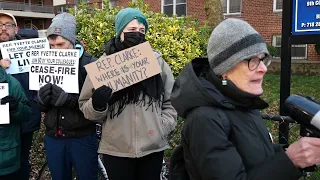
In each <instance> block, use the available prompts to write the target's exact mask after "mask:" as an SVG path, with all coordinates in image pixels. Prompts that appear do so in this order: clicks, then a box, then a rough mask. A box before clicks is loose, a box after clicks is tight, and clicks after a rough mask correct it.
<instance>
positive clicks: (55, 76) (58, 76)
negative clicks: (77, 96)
mask: <svg viewBox="0 0 320 180" xmlns="http://www.w3.org/2000/svg"><path fill="white" fill-rule="evenodd" d="M79 53H80V51H79V50H76V49H70V50H62V49H47V50H33V51H31V53H30V54H31V62H30V71H29V89H30V90H39V89H40V88H41V87H42V86H44V85H45V84H47V83H52V84H56V85H57V86H59V87H61V88H62V89H63V90H64V91H65V92H67V93H79V83H78V70H79Z"/></svg>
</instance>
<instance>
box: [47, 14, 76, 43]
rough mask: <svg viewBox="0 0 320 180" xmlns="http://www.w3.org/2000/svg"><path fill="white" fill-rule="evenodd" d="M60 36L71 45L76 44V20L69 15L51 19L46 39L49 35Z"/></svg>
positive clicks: (60, 15) (59, 15)
mask: <svg viewBox="0 0 320 180" xmlns="http://www.w3.org/2000/svg"><path fill="white" fill-rule="evenodd" d="M53 34H55V35H58V36H62V37H63V38H65V39H66V40H68V41H70V42H71V43H72V44H75V42H76V18H75V17H74V16H73V15H71V14H69V13H61V14H58V15H56V16H55V17H54V18H53V19H52V23H51V25H50V27H49V28H48V30H47V37H49V36H50V35H53Z"/></svg>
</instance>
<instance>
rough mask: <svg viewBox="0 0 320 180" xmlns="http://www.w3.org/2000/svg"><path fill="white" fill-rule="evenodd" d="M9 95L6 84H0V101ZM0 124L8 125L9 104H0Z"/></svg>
mask: <svg viewBox="0 0 320 180" xmlns="http://www.w3.org/2000/svg"><path fill="white" fill-rule="evenodd" d="M8 95H9V86H8V83H0V99H2V98H4V97H6V96H8ZM0 115H1V118H0V124H9V123H10V114H9V103H7V104H4V105H1V104H0Z"/></svg>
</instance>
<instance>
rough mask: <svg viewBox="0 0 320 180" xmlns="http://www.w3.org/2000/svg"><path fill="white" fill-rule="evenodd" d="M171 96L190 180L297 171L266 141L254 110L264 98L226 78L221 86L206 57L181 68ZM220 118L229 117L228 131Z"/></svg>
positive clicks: (280, 177) (268, 178) (281, 178)
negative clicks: (180, 123) (179, 120)
mask: <svg viewBox="0 0 320 180" xmlns="http://www.w3.org/2000/svg"><path fill="white" fill-rule="evenodd" d="M171 101H172V105H173V106H174V108H175V109H176V110H177V112H178V114H179V115H180V116H182V117H183V118H185V123H184V126H183V129H182V132H181V144H182V147H183V151H184V159H185V166H186V169H187V171H188V174H189V177H190V179H191V180H220V179H221V180H245V179H254V180H257V179H259V180H295V179H299V177H300V176H301V173H300V171H299V169H298V168H296V167H295V166H294V164H293V163H292V162H291V160H290V159H289V158H288V156H287V155H286V154H285V152H284V150H283V148H282V147H281V146H280V145H276V144H273V143H272V142H271V140H270V137H269V132H268V130H267V128H266V126H265V124H264V121H263V119H262V118H261V115H260V113H259V109H263V108H265V107H267V106H268V105H267V103H265V102H264V101H263V100H262V99H260V98H259V97H258V96H253V95H251V94H248V93H245V92H243V91H241V90H239V89H238V88H237V87H236V86H235V85H234V84H233V83H232V82H230V81H228V85H227V86H222V85H221V79H220V78H218V77H217V76H216V75H214V73H213V71H212V70H210V68H209V63H208V60H207V59H195V60H193V61H192V62H191V63H189V64H188V65H187V66H186V67H185V68H184V69H183V71H182V72H181V74H180V75H179V76H178V78H177V79H176V82H175V84H174V87H173V90H172V95H171ZM221 113H222V114H221ZM224 117H226V118H224ZM223 120H224V121H229V122H228V124H229V125H230V132H229V134H226V133H225V132H226V130H225V129H224V127H225V125H224V124H225V122H222V121H223Z"/></svg>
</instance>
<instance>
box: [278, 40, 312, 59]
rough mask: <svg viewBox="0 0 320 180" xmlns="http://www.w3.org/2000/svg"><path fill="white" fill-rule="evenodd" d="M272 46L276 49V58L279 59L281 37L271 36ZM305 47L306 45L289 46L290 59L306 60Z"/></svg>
mask: <svg viewBox="0 0 320 180" xmlns="http://www.w3.org/2000/svg"><path fill="white" fill-rule="evenodd" d="M272 46H274V47H276V48H277V54H276V55H275V57H276V58H280V57H281V35H275V36H272ZM307 52H308V51H307V45H306V44H293V45H292V46H291V57H292V59H307Z"/></svg>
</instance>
